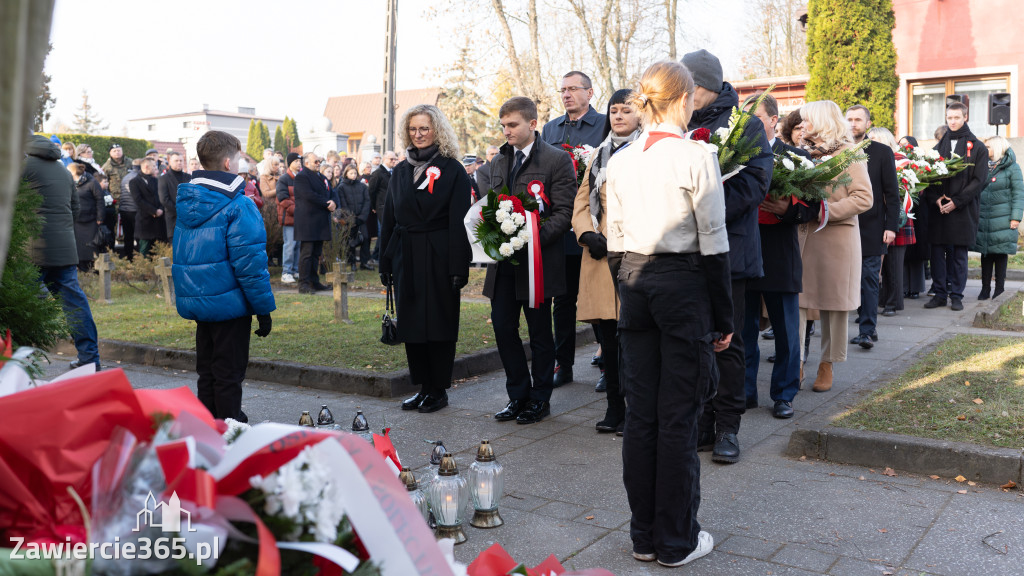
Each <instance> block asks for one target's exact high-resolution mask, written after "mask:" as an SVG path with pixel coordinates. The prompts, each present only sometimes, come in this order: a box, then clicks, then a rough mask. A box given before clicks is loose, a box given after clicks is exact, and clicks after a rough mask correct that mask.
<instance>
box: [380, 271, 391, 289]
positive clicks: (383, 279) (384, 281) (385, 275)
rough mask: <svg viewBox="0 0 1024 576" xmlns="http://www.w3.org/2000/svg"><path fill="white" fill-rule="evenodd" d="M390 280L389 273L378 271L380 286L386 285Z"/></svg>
mask: <svg viewBox="0 0 1024 576" xmlns="http://www.w3.org/2000/svg"><path fill="white" fill-rule="evenodd" d="M391 281H392V277H391V274H388V273H386V272H381V273H380V285H381V286H387V285H388V284H391Z"/></svg>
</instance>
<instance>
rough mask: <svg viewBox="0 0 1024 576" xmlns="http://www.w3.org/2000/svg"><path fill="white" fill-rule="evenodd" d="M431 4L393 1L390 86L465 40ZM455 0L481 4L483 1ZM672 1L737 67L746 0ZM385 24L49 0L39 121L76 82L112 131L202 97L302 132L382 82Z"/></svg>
mask: <svg viewBox="0 0 1024 576" xmlns="http://www.w3.org/2000/svg"><path fill="white" fill-rule="evenodd" d="M459 2H461V0H455V3H456V4H458V3H459ZM437 3H438V2H435V1H433V0H399V11H398V12H399V22H398V39H399V43H398V46H399V48H398V66H397V68H396V70H397V74H398V80H397V88H398V89H400V90H405V89H412V88H423V87H428V86H436V85H439V84H440V78H438V76H437V73H436V69H437V68H438V67H439V66H441V65H442V64H443V63H444V62H446V61H449V60H451V59H452V58H454V53H455V49H456V48H458V47H459V46H461V45H462V43H463V41H464V36H462V35H461V34H464V33H465V32H463V31H460V30H459V29H458V28H459V27H458V26H445V25H443V24H442V23H440V22H438V21H436V20H428V19H427V18H426V17H425V12H426V10H427V9H429V8H430V6H431V5H433V4H437ZM465 4H466V6H467V8H471V9H473V10H482V9H486V5H485V3H484V2H483V0H475V1H473V2H468V1H467V2H465ZM680 4H681V6H680V16H681V19H683V20H685V21H686V22H688V23H693V26H694V28H697V29H701V30H706V31H707V34H708V36H709V37H710V38H711V39H712V40H711V42H710V45H709V46H707V48H708V49H709V50H711V51H712V52H715V53H716V54H717V55H718V56H719V57H720V58H721V59H722V63H723V65H724V67H725V69H726V76H728V75H729V74H730V73H732V72H734V71H735V70H737V69H738V66H739V56H740V54H739V50H740V48H741V46H740V45H741V42H742V40H740V39H738V38H737V37H736V36H733V35H732V34H735V33H736V31H739V35H740V38H742V30H743V28H744V26H745V22H744V21H743V20H744V19H745V18H746V16H745V15H744V13H743V8H744V5H745V4H747V1H745V0H717V1H711V2H701V0H690V1H689V2H687V0H683V2H681V3H680ZM694 4H698V5H699V7H698V8H696V9H695V8H692V6H693V5H694ZM711 4H714V8H713V9H712V8H711V6H710V5H711ZM384 34H385V2H384V1H383V0H291V1H287V0H286V1H283V2H281V1H270V0H245V1H240V0H232V1H228V0H165V1H153V0H56V7H55V9H54V18H53V28H52V32H51V41H52V42H53V51H52V52H51V53H50V56H49V58H48V59H47V61H46V71H47V73H48V74H50V75H51V76H52V77H53V79H52V81H51V83H50V89H51V92H52V94H53V95H54V96H55V97H56V98H57V105H56V107H55V108H54V109H53V111H52V116H51V119H50V121H49V122H48V123H47V125H46V129H47V130H51V129H52V128H53V127H54V125H55V124H56V122H57V121H60V122H63V123H66V124H68V125H71V124H72V123H73V115H74V113H75V112H76V111H77V110H78V109H79V107H80V105H81V101H82V90H83V89H85V90H88V92H89V103H90V104H91V105H92V106H93V110H94V111H95V112H96V114H98V115H99V116H100V117H101V118H102V119H103V120H104V121H105V122H107V123H108V124H109V125H110V128H109V130H108V132H109V133H111V134H121V133H122V130H123V128H124V127H125V126H126V123H127V121H128V120H129V119H133V118H142V117H147V116H158V115H164V114H176V113H183V112H192V111H196V110H200V109H202V105H203V104H209V105H210V107H211V108H213V109H222V110H234V109H235V108H237V107H239V106H246V107H254V108H256V113H257V114H259V115H263V116H269V117H276V118H283V117H284V115H286V114H287V115H289V116H291V117H293V118H296V119H297V120H298V122H299V130H300V131H301V132H303V133H304V132H306V131H307V130H308V129H309V127H310V126H311V125H312V123H313V121H315V120H316V119H318V118H320V117H321V116H322V115H323V111H324V106H325V105H326V103H327V99H328V98H329V97H331V96H342V95H347V94H363V93H367V92H374V91H380V90H382V87H383V75H384V40H385V38H384ZM473 41H474V42H480V41H485V39H482V38H474V39H473Z"/></svg>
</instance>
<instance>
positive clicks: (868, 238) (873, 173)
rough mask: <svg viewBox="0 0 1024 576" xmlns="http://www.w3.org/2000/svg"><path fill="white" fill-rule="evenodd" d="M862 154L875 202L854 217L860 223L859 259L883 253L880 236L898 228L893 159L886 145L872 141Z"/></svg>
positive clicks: (894, 160) (898, 212)
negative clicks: (866, 163) (866, 162)
mask: <svg viewBox="0 0 1024 576" xmlns="http://www.w3.org/2000/svg"><path fill="white" fill-rule="evenodd" d="M864 152H865V153H867V155H868V178H870V179H871V193H872V195H874V202H873V203H872V204H871V208H869V209H868V211H867V212H861V213H860V215H858V216H857V220H858V222H859V224H860V252H861V255H862V256H881V255H882V254H885V251H886V248H885V242H883V241H882V236H883V235H884V232H885V231H886V230H888V231H890V232H893V233H895V232H896V230H898V229H899V227H900V188H899V183H898V181H897V180H896V156H895V155H894V154H893V152H892V148H889V147H888V146H886V145H885V144H880V143H878V142H871V143H870V144H868V146H867V148H865V149H864Z"/></svg>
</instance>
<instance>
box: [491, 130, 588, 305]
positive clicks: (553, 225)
mask: <svg viewBox="0 0 1024 576" xmlns="http://www.w3.org/2000/svg"><path fill="white" fill-rule="evenodd" d="M513 164H515V148H513V147H512V146H509V145H508V143H507V142H506V143H505V144H504V145H503V146H502V147H501V152H500V153H499V154H498V155H497V156H495V157H494V159H493V160H491V164H490V166H491V167H490V170H488V171H487V172H486V174H484V175H483V176H484V177H483V178H480V177H479V176H478V178H479V180H477V184H479V186H480V193H481V194H487V193H488V191H490V190H495V191H499V192H500V191H501V188H502V186H508V188H509V190H511V191H512V192H516V193H521V194H524V195H525V194H527V190H526V186H527V184H529V183H530V182H533V181H534V180H537V181H539V182H540V183H541V184H543V185H544V193H545V194H546V195H547V197H548V200H550V201H551V205H546V203H545V206H544V212H542V213H541V215H540V217H541V224H540V245H541V260H542V262H543V266H544V298H545V299H548V298H552V297H554V296H561V295H563V294H565V293H566V287H565V244H564V243H563V241H562V236H563V235H564V234H565V233H566V232H567V231H568V230H569V228H570V227H571V224H572V207H573V202H574V201H575V200H576V171H575V170H573V168H572V158H570V157H569V155H568V154H566V152H565V150H562V149H561V148H556V147H554V146H552V145H551V144H548V143H546V142H544V141H543V140H541V139H540V134H537V133H536V132H535V133H534V142H533V149H531V150H530V155H529V156H528V157H527V158H526V161H525V162H523V166H522V167H521V168H520V169H519V173H518V174H517V175H516V180H515V182H509V181H508V180H509V178H508V177H509V171H510V170H511V168H512V165H513ZM517 260H518V259H517ZM497 274H498V267H497V265H495V264H490V265H488V266H487V277H486V278H485V279H484V296H487V297H488V298H493V297H494V282H495V280H496V278H497ZM516 299H517V300H526V301H528V300H529V299H530V276H529V270H528V269H527V267H526V264H525V262H522V261H521V262H520V265H519V266H516Z"/></svg>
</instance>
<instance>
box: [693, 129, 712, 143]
mask: <svg viewBox="0 0 1024 576" xmlns="http://www.w3.org/2000/svg"><path fill="white" fill-rule="evenodd" d="M690 139H691V140H697V141H700V142H707V143H708V144H710V143H711V130H708V129H707V128H697V129H696V130H694V131H693V132H691V133H690Z"/></svg>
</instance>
